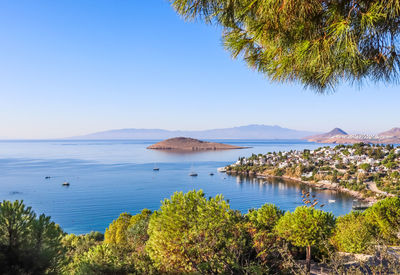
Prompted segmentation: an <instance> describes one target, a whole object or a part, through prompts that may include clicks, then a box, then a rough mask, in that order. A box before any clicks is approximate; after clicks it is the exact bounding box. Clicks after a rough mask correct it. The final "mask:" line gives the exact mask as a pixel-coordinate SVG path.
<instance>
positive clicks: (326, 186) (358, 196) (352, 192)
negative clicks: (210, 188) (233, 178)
mask: <svg viewBox="0 0 400 275" xmlns="http://www.w3.org/2000/svg"><path fill="white" fill-rule="evenodd" d="M226 174H228V175H243V174H242V173H232V172H228V171H226ZM247 175H248V176H255V177H258V178H266V179H267V178H276V179H283V180H291V181H295V182H297V183H300V184H305V185H307V186H310V187H314V188H323V189H326V190H332V191H336V192H342V193H346V194H349V195H350V196H352V197H354V198H356V199H357V200H359V201H363V202H366V203H369V204H373V203H376V202H377V201H378V199H377V198H374V197H364V196H363V195H362V193H361V192H360V191H355V190H350V189H347V188H344V187H342V186H336V185H333V184H332V183H328V182H325V183H315V182H308V181H303V180H301V179H300V178H295V177H289V176H274V175H269V174H265V173H255V174H252V175H249V174H247Z"/></svg>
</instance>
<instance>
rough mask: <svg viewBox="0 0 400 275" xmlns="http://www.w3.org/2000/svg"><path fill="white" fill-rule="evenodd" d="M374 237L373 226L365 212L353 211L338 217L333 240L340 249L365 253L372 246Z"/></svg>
mask: <svg viewBox="0 0 400 275" xmlns="http://www.w3.org/2000/svg"><path fill="white" fill-rule="evenodd" d="M373 239H374V234H373V226H372V225H371V224H370V223H368V222H367V220H366V219H365V216H364V214H363V213H361V212H351V213H349V214H347V215H344V216H341V217H339V218H338V219H337V221H336V228H335V233H334V236H333V238H332V240H333V243H334V245H335V247H336V248H337V249H338V250H339V251H343V252H349V253H365V252H367V251H368V250H369V249H370V248H371V246H372V244H373Z"/></svg>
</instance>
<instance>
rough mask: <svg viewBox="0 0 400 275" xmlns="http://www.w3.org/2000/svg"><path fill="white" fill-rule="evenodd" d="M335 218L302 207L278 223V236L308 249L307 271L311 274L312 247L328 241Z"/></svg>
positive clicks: (288, 213) (328, 214)
mask: <svg viewBox="0 0 400 275" xmlns="http://www.w3.org/2000/svg"><path fill="white" fill-rule="evenodd" d="M334 226H335V218H334V216H333V215H332V214H331V213H327V212H324V211H321V210H317V209H314V208H312V207H306V206H300V207H297V208H296V210H295V211H294V212H293V213H292V212H286V213H285V215H284V216H283V217H282V218H281V219H280V220H279V221H278V223H277V225H276V227H275V230H276V232H277V234H278V235H279V236H280V237H282V238H284V239H286V240H287V241H289V242H290V243H292V244H293V245H295V246H298V247H304V248H306V254H307V256H306V261H307V271H308V272H310V264H311V247H313V246H314V247H315V246H318V245H319V244H320V243H322V242H323V241H325V240H327V239H328V238H329V237H330V236H331V234H332V231H333V229H334Z"/></svg>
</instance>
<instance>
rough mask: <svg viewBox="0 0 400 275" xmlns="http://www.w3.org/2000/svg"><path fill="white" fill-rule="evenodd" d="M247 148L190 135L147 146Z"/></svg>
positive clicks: (157, 148)
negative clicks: (190, 136) (203, 139)
mask: <svg viewBox="0 0 400 275" xmlns="http://www.w3.org/2000/svg"><path fill="white" fill-rule="evenodd" d="M245 148H248V147H241V146H234V145H229V144H223V143H217V142H208V141H202V140H198V139H194V138H188V137H176V138H170V139H166V140H163V141H160V142H158V143H156V144H153V145H150V146H149V147H147V149H155V150H174V151H205V150H230V149H245Z"/></svg>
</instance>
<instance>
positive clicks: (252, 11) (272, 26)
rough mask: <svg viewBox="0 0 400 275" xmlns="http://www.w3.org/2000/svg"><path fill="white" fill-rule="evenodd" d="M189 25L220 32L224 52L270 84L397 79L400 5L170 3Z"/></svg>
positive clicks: (265, 0)
mask: <svg viewBox="0 0 400 275" xmlns="http://www.w3.org/2000/svg"><path fill="white" fill-rule="evenodd" d="M170 1H171V3H172V5H173V7H174V8H175V10H176V11H177V13H178V14H180V15H182V16H183V17H184V18H186V19H195V18H199V19H202V20H204V21H205V22H207V23H216V24H218V25H220V26H222V28H223V40H224V44H225V47H226V49H228V50H229V51H230V52H231V53H232V56H233V57H238V56H241V57H243V58H244V60H245V61H246V62H247V63H248V64H249V66H250V67H252V68H255V69H256V70H258V71H260V72H262V73H264V74H266V75H267V76H269V77H270V78H271V79H272V80H275V81H279V82H284V81H298V82H300V83H302V84H303V85H304V86H309V87H312V88H315V89H317V90H318V91H323V90H325V89H327V88H333V87H335V85H337V84H338V83H339V82H341V81H349V82H362V81H363V80H365V79H372V80H375V81H391V80H397V79H398V76H399V75H398V73H399V62H400V59H399V49H398V46H399V44H398V41H399V33H400V27H399V24H400V23H399V17H400V2H399V1H397V0H384V1H378V0H374V1H367V0H360V1H328V0H322V1H321V0H302V1H295V0H275V1H272V0H230V1H227V0H170Z"/></svg>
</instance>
